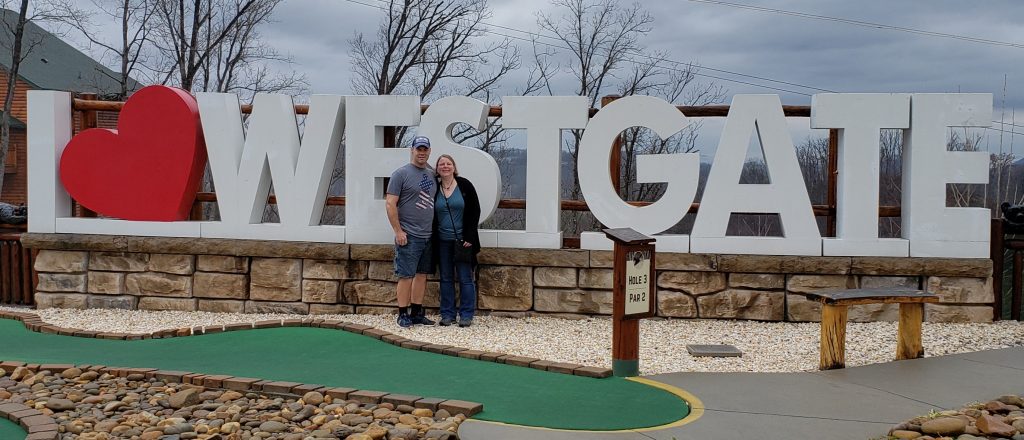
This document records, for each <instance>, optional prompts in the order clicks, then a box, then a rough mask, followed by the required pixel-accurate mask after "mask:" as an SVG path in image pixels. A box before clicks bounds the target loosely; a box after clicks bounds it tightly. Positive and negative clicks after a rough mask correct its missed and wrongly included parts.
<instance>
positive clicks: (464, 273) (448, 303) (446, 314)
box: [438, 240, 476, 320]
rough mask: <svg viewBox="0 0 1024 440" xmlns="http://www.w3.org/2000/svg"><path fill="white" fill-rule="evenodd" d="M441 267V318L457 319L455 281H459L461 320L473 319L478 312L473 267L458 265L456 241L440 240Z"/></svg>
mask: <svg viewBox="0 0 1024 440" xmlns="http://www.w3.org/2000/svg"><path fill="white" fill-rule="evenodd" d="M439 242H440V245H441V249H439V254H440V259H441V261H439V262H438V263H439V266H440V270H441V318H442V319H444V318H448V319H455V280H456V276H458V281H459V310H458V312H459V319H463V320H466V319H473V312H474V311H476V283H474V282H473V265H472V264H470V263H456V262H455V255H454V252H453V249H454V248H455V241H454V240H439Z"/></svg>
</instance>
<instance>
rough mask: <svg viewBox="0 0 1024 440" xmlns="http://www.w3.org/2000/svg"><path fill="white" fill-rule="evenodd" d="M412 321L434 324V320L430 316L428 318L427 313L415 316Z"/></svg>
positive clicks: (414, 322) (421, 323)
mask: <svg viewBox="0 0 1024 440" xmlns="http://www.w3.org/2000/svg"><path fill="white" fill-rule="evenodd" d="M412 323H413V324H420V325H434V321H431V320H430V318H427V315H420V316H413V317H412Z"/></svg>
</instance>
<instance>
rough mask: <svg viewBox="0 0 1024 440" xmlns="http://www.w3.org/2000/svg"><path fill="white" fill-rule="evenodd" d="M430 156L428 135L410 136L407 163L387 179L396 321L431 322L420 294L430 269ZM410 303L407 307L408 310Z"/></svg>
mask: <svg viewBox="0 0 1024 440" xmlns="http://www.w3.org/2000/svg"><path fill="white" fill-rule="evenodd" d="M429 159H430V139H427V138H426V137H424V136H417V137H416V138H415V139H413V140H412V150H411V151H410V161H409V162H410V163H408V164H406V165H405V166H403V167H401V168H399V169H397V170H395V172H394V173H392V174H391V181H390V182H389V183H388V190H387V198H386V200H385V204H386V205H387V211H388V221H389V222H391V228H392V229H394V231H395V275H396V276H398V325H399V326H401V327H411V326H412V325H413V324H424V325H434V321H431V320H430V319H428V318H427V317H426V316H425V312H424V310H423V294H424V293H425V292H426V290H427V275H428V274H430V273H433V272H434V267H433V264H432V262H431V257H432V252H431V249H430V233H431V231H432V229H433V226H434V195H435V194H436V193H437V185H436V184H435V183H434V182H435V178H434V170H433V169H432V168H430V165H428V164H427V161H428V160H429ZM410 306H411V310H410Z"/></svg>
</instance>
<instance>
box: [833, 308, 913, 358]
mask: <svg viewBox="0 0 1024 440" xmlns="http://www.w3.org/2000/svg"><path fill="white" fill-rule="evenodd" d="M900 322H902V321H900ZM820 351H821V360H820V361H819V363H818V369H820V370H833V369H836V368H845V367H846V306H836V305H829V304H822V306H821V347H820Z"/></svg>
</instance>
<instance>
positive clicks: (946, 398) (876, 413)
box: [459, 347, 1024, 440]
mask: <svg viewBox="0 0 1024 440" xmlns="http://www.w3.org/2000/svg"><path fill="white" fill-rule="evenodd" d="M648 378H649V379H652V380H655V381H658V382H662V383H665V384H668V385H672V386H675V387H678V388H681V389H683V390H685V391H687V392H689V393H691V394H693V395H695V396H696V397H697V398H698V399H699V400H700V401H701V402H700V403H701V404H702V405H699V406H698V405H695V408H694V409H695V410H696V411H698V412H699V409H701V407H702V408H703V410H704V411H703V415H701V416H700V417H699V418H697V419H696V420H694V421H692V422H690V423H687V424H685V425H682V426H677V427H671V428H665V429H657V430H638V431H625V432H603V433H598V432H578V431H577V432H573V431H553V430H543V429H535V428H524V427H516V426H507V425H497V424H493V423H487V422H479V421H475V420H467V421H466V422H465V423H463V424H462V426H461V428H460V429H459V437H460V438H462V439H463V440H477V439H527V438H529V439H558V440H562V439H565V440H577V439H579V440H582V439H609V440H611V439H640V440H643V439H665V440H669V439H677V440H688V439H738V438H758V439H795V438H829V439H859V440H865V439H869V438H875V437H880V436H882V435H884V434H885V433H886V432H888V430H889V428H890V427H892V425H894V424H896V423H899V422H902V421H904V420H906V419H909V418H912V417H915V416H918V415H922V414H927V413H928V411H929V410H933V409H934V410H943V409H955V408H959V407H960V406H962V405H964V404H966V403H969V402H972V401H987V400H989V399H993V398H995V397H998V396H1000V395H1004V394H1021V393H1024V347H1015V348H1008V349H1002V350H990V351H982V352H976V353H968V354H960V355H952V356H941V357H933V358H926V359H915V360H908V361H899V362H890V363H885V364H875V365H869V366H864V367H854V368H847V369H844V370H832V371H823V372H812V373H672V374H661V375H656V376H649V377H648ZM622 410H623V411H629V410H630V409H629V408H623V409H622Z"/></svg>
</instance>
